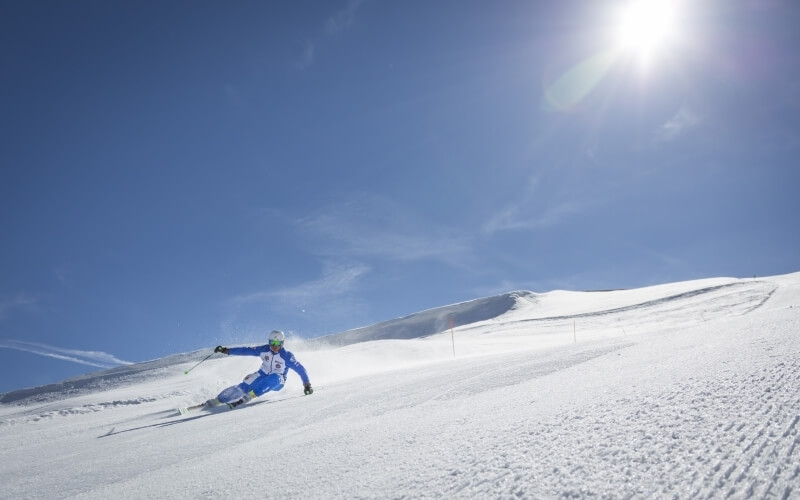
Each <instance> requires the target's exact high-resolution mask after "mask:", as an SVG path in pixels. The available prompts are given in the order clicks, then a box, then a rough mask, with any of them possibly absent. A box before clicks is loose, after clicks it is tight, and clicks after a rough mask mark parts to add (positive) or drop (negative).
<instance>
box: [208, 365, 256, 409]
mask: <svg viewBox="0 0 800 500" xmlns="http://www.w3.org/2000/svg"><path fill="white" fill-rule="evenodd" d="M258 375H259V372H255V373H251V374H250V375H248V376H246V377H245V378H244V381H243V382H242V383H241V384H239V385H234V386H231V387H228V388H227V389H225V390H224V391H222V392H220V393H219V396H217V400H218V401H219V402H220V403H232V402H234V401H237V400H239V399H242V397H244V396H246V395H247V393H249V392H250V390H251V389H250V384H251V383H252V382H253V381H254V380H256V379H258ZM248 400H249V398H248Z"/></svg>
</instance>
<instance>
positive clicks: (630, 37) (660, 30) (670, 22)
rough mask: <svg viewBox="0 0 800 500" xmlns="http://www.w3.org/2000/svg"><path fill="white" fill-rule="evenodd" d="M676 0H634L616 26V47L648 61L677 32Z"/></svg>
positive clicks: (621, 15) (623, 12)
mask: <svg viewBox="0 0 800 500" xmlns="http://www.w3.org/2000/svg"><path fill="white" fill-rule="evenodd" d="M676 17H677V1H676V0H633V1H632V2H630V3H629V4H627V6H626V8H625V9H624V10H623V11H622V13H621V14H620V18H619V24H618V27H617V37H618V38H617V40H618V45H619V48H620V49H621V50H623V51H625V52H629V53H633V54H636V55H637V56H639V57H640V58H641V59H643V60H645V61H647V60H649V59H650V58H651V57H652V56H653V55H654V54H655V53H656V52H658V51H659V50H663V49H664V47H665V46H666V45H667V44H668V43H669V41H670V40H671V39H672V38H673V37H674V36H675V34H676V29H677V26H676Z"/></svg>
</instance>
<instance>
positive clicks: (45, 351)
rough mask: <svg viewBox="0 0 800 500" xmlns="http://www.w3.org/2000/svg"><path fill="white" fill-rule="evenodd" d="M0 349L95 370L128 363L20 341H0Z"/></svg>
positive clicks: (103, 356) (93, 353)
mask: <svg viewBox="0 0 800 500" xmlns="http://www.w3.org/2000/svg"><path fill="white" fill-rule="evenodd" d="M0 348H5V349H15V350H17V351H23V352H29V353H32V354H38V355H40V356H45V357H48V358H55V359H60V360H63V361H71V362H72V363H78V364H81V365H87V366H94V367H97V368H113V367H115V366H119V365H129V364H131V363H130V362H129V361H123V360H121V359H117V358H116V357H114V356H113V355H111V354H108V353H105V352H101V351H80V350H76V349H63V348H60V347H53V346H49V345H45V344H38V343H35V342H24V341H21V340H0Z"/></svg>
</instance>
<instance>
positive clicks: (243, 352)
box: [228, 346, 264, 356]
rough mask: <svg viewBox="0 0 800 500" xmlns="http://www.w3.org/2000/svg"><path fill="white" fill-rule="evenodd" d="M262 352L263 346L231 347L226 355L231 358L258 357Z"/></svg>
mask: <svg viewBox="0 0 800 500" xmlns="http://www.w3.org/2000/svg"><path fill="white" fill-rule="evenodd" d="M262 352H264V346H261V347H231V348H230V349H228V354H230V355H231V356H260V355H261V353H262Z"/></svg>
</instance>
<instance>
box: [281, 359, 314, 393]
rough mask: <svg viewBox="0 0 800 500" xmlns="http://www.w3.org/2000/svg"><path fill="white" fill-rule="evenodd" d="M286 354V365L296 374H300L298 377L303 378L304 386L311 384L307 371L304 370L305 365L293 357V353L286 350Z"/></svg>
mask: <svg viewBox="0 0 800 500" xmlns="http://www.w3.org/2000/svg"><path fill="white" fill-rule="evenodd" d="M286 354H288V355H289V356H288V359H287V360H286V366H288V367H289V368H291V369H292V370H294V371H295V372H296V373H297V374H298V375H300V378H301V379H302V380H303V385H304V386H306V385H311V381H310V380H309V379H308V372H306V369H305V367H304V366H303V365H301V364H300V362H299V361H297V360H296V359H295V358H294V354H292V353H290V352H287V353H286Z"/></svg>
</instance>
